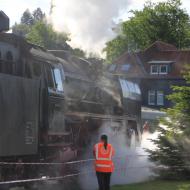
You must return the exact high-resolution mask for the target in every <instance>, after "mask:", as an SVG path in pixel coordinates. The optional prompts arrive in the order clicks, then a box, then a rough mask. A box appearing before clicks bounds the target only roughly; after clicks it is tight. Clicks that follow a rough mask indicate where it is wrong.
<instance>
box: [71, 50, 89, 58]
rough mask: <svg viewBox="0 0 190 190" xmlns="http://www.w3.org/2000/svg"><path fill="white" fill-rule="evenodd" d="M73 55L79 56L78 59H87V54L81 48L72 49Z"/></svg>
mask: <svg viewBox="0 0 190 190" xmlns="http://www.w3.org/2000/svg"><path fill="white" fill-rule="evenodd" d="M72 53H73V55H75V56H78V57H85V56H86V53H85V52H84V51H83V50H82V49H80V48H74V49H72Z"/></svg>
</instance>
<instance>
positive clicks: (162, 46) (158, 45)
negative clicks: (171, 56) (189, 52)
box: [144, 41, 177, 52]
mask: <svg viewBox="0 0 190 190" xmlns="http://www.w3.org/2000/svg"><path fill="white" fill-rule="evenodd" d="M153 49H154V50H157V51H175V50H177V48H176V47H175V46H174V45H172V44H168V43H165V42H162V41H155V42H154V43H153V44H151V45H150V46H149V47H148V48H146V49H145V50H144V51H145V52H146V51H149V50H153Z"/></svg>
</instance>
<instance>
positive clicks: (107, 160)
mask: <svg viewBox="0 0 190 190" xmlns="http://www.w3.org/2000/svg"><path fill="white" fill-rule="evenodd" d="M113 155H114V148H113V147H112V145H111V144H108V145H107V149H105V148H104V143H102V142H100V143H97V144H96V145H95V146H94V156H95V170H96V171H97V172H113V170H114V164H113V161H112V157H113Z"/></svg>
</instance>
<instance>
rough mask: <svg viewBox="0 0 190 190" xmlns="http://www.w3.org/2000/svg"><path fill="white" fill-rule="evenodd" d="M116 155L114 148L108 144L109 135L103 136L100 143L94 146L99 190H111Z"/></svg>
mask: <svg viewBox="0 0 190 190" xmlns="http://www.w3.org/2000/svg"><path fill="white" fill-rule="evenodd" d="M114 153H115V151H114V148H113V146H112V145H111V144H108V137H107V135H102V136H101V138H100V142H99V143H97V144H95V145H94V150H93V154H94V157H95V170H96V176H97V179H98V185H99V190H110V178H111V174H112V172H113V170H114V164H113V161H112V157H113V156H114Z"/></svg>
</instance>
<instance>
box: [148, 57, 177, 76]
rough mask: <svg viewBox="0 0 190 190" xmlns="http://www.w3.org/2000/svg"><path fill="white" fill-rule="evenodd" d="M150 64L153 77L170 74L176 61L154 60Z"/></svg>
mask: <svg viewBox="0 0 190 190" xmlns="http://www.w3.org/2000/svg"><path fill="white" fill-rule="evenodd" d="M148 63H149V64H150V74H151V75H166V74H168V73H169V70H170V68H171V67H172V64H173V63H174V61H159V60H153V61H149V62H148Z"/></svg>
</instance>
